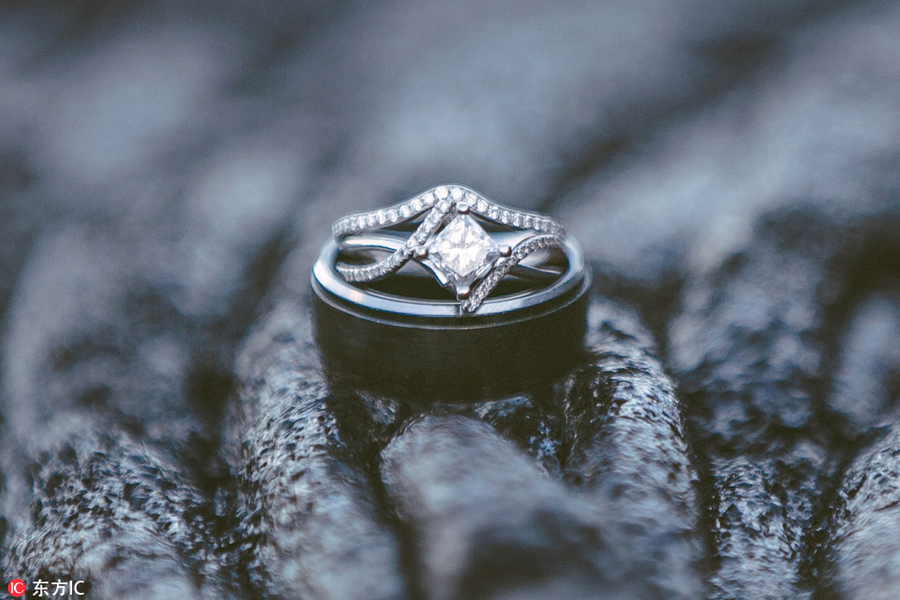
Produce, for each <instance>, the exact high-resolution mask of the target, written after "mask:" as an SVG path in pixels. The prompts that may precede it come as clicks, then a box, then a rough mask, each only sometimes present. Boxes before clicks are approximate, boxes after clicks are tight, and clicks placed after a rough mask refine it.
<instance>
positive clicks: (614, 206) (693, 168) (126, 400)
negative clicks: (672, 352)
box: [0, 0, 900, 544]
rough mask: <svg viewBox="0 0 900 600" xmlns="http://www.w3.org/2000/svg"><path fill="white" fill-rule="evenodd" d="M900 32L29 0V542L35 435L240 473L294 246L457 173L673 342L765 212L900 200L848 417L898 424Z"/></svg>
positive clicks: (3, 228)
mask: <svg viewBox="0 0 900 600" xmlns="http://www.w3.org/2000/svg"><path fill="white" fill-rule="evenodd" d="M898 32H900V2H896V1H893V2H892V1H887V0H868V1H859V0H855V1H847V0H825V1H823V0H816V1H812V0H752V1H751V0H746V1H744V0H648V1H646V2H639V3H635V2H629V1H626V0H598V1H590V2H589V1H582V0H573V1H571V2H539V1H532V0H515V1H513V0H490V1H485V0H461V1H453V2H447V1H438V0H421V1H416V2H413V1H408V0H399V1H387V0H385V1H377V2H376V1H368V2H362V1H354V0H338V1H325V0H296V1H293V2H289V1H283V0H257V1H254V2H250V1H239V0H220V1H212V0H196V1H194V2H180V1H170V0H150V1H145V2H129V1H126V0H109V1H100V0H95V1H88V0H71V1H60V2H51V1H16V0H5V1H3V2H0V324H2V329H0V335H2V344H3V350H2V354H0V377H2V379H0V395H2V398H0V400H2V402H0V418H2V423H3V437H2V444H3V445H4V447H5V448H6V450H4V455H5V459H4V460H5V462H4V464H5V465H6V466H5V467H4V468H5V469H6V479H5V481H6V483H5V485H4V487H3V488H0V492H2V502H3V506H4V507H5V508H4V514H6V515H7V517H6V519H4V520H3V521H2V526H0V539H2V538H3V537H4V534H5V533H6V532H7V531H9V532H10V536H9V539H12V532H13V531H22V530H23V529H27V528H28V527H29V525H28V524H27V519H26V517H24V516H22V517H21V519H22V520H20V521H17V520H16V519H17V517H14V516H13V515H26V514H27V513H28V511H27V510H26V508H25V507H26V506H28V505H29V503H30V502H31V500H30V497H29V496H28V494H27V493H22V494H20V493H18V492H17V491H16V490H20V489H26V488H28V486H25V487H21V488H20V487H17V486H18V485H19V484H17V483H16V481H18V479H17V478H18V477H19V475H16V474H15V472H16V471H17V469H20V467H21V465H23V464H26V462H27V461H26V459H24V458H21V457H22V456H25V457H29V458H28V459H27V460H30V461H32V463H34V462H37V463H40V462H41V460H44V459H46V454H43V455H42V454H41V453H42V452H45V453H46V452H47V451H48V449H49V448H53V447H55V446H54V444H58V443H60V442H59V441H60V440H65V439H67V438H68V436H70V435H73V433H74V432H81V431H84V430H86V429H90V428H92V427H104V426H105V425H104V424H105V423H107V420H108V419H112V420H113V421H115V422H116V423H118V424H119V425H122V426H123V427H125V428H126V429H127V430H128V431H129V432H131V433H132V434H133V435H135V436H137V437H138V438H140V439H143V440H145V441H146V442H147V443H148V444H151V445H154V446H155V447H157V448H159V449H161V452H163V453H170V454H172V456H173V457H174V458H172V460H173V461H174V462H175V464H179V465H183V468H184V471H185V472H187V473H189V474H190V477H191V480H192V481H194V482H196V483H197V485H198V487H199V489H200V490H201V492H202V493H204V494H208V495H209V496H210V497H211V496H213V495H214V494H215V490H216V489H218V487H219V486H220V485H221V481H222V479H223V478H225V479H227V475H223V471H222V469H221V468H220V467H217V466H216V464H215V463H216V460H217V459H215V460H214V459H213V458H211V457H214V456H215V455H216V452H217V451H216V447H217V444H218V435H219V434H218V432H219V427H220V419H221V407H222V405H223V403H224V402H225V401H226V398H227V397H228V394H229V393H230V390H231V386H232V378H233V375H232V369H233V362H234V357H235V353H236V348H238V346H239V344H240V343H241V341H242V340H244V338H245V337H246V336H247V335H248V332H250V331H252V328H253V327H254V323H256V320H257V318H258V317H259V315H260V314H263V313H265V311H266V310H267V308H268V306H267V304H266V300H265V298H266V297H267V294H269V293H271V291H272V289H273V286H274V287H277V286H284V285H287V286H291V285H293V286H298V289H300V288H302V287H303V286H305V285H306V282H305V280H304V279H303V278H304V277H305V273H306V271H304V270H303V268H297V269H296V270H291V271H289V272H290V273H299V274H300V275H297V277H295V278H294V279H290V281H288V282H287V283H285V280H284V276H282V279H277V278H276V277H275V274H276V273H278V272H279V269H282V268H283V265H284V261H285V257H286V256H288V255H289V254H290V255H291V256H292V257H293V258H292V260H294V261H295V262H298V263H299V264H301V265H306V267H305V268H308V266H310V265H311V264H312V261H313V260H314V258H315V255H316V253H317V250H318V248H319V246H320V245H321V243H322V241H323V240H324V239H325V238H326V237H327V236H328V235H329V225H330V223H331V221H332V220H333V219H335V218H337V217H339V216H341V215H343V214H346V213H348V212H352V211H357V210H364V209H368V208H373V207H378V206H383V205H386V204H389V203H393V202H396V201H399V200H402V199H405V198H407V197H409V196H412V195H413V194H416V193H418V192H419V191H422V190H424V189H426V188H428V187H431V186H433V185H437V184H439V183H444V182H458V183H462V184H464V185H467V186H470V187H472V188H474V189H477V190H479V191H480V192H482V193H484V194H485V195H487V196H488V197H490V198H492V199H494V200H496V201H498V202H501V203H504V204H509V205H512V206H519V207H525V208H533V209H537V210H541V211H546V212H551V213H553V214H555V215H557V216H559V217H560V218H561V219H562V220H563V221H564V222H565V223H566V224H567V225H568V228H569V231H570V233H571V234H572V235H574V236H575V237H576V238H577V239H578V240H579V241H580V242H581V243H582V245H583V246H584V248H585V251H586V254H587V256H588V258H589V259H590V261H591V262H592V264H593V265H594V271H595V277H596V288H597V292H598V293H599V294H602V295H606V296H609V297H613V298H616V299H618V300H620V301H622V302H624V303H626V304H628V305H630V306H632V307H633V308H635V309H636V310H637V311H638V313H639V314H640V315H641V317H642V318H643V321H644V323H645V324H646V325H647V326H648V327H649V328H650V330H651V331H652V333H653V334H655V335H656V337H657V342H658V343H659V344H660V346H661V347H662V348H663V350H664V351H665V350H666V349H667V347H668V346H669V345H670V344H672V343H674V342H677V341H678V340H681V341H682V342H685V338H684V337H683V336H682V337H679V335H681V334H679V331H681V330H679V329H677V328H676V330H675V332H674V333H672V334H671V335H670V326H671V321H672V319H673V315H675V314H677V312H678V311H679V310H681V308H682V307H684V306H685V305H686V304H690V302H691V298H693V297H694V296H690V295H687V296H686V295H685V294H686V292H685V286H686V285H687V284H686V282H688V283H689V282H691V281H693V280H694V279H696V278H702V277H704V276H705V274H707V273H710V272H712V271H714V270H716V269H718V268H719V267H720V266H721V265H722V263H723V262H724V261H725V260H726V259H727V258H728V257H730V256H734V255H735V254H740V253H741V252H742V251H743V250H744V249H746V248H747V247H750V246H752V245H753V244H754V243H755V242H754V239H756V237H755V236H757V233H755V232H756V231H757V228H758V227H759V223H760V222H761V219H763V220H764V219H765V218H766V217H765V215H771V214H773V211H775V213H777V211H779V210H783V211H788V212H787V213H778V214H782V217H779V218H777V219H775V220H776V221H778V222H779V223H781V222H783V223H786V224H787V225H785V229H783V230H780V231H781V233H780V234H779V235H782V236H784V237H786V238H787V239H794V238H796V239H797V240H800V241H799V242H798V243H801V244H802V243H805V242H803V241H802V240H804V239H805V238H804V235H805V234H804V230H805V227H806V225H805V223H808V222H809V221H808V220H806V219H807V217H809V215H817V214H824V215H827V218H828V219H829V220H830V221H829V222H834V223H838V224H839V225H838V226H837V230H836V231H838V230H840V231H844V230H843V229H841V226H840V224H847V229H846V231H845V233H846V232H849V233H846V235H844V234H841V235H844V237H841V236H839V235H837V234H835V236H834V237H830V234H829V235H825V236H824V238H817V239H819V242H817V243H821V245H822V247H823V248H824V247H825V246H828V244H829V243H830V241H829V240H835V243H836V244H838V243H839V244H843V245H845V246H847V245H849V246H850V247H853V246H854V244H856V243H857V242H859V243H860V244H862V243H863V237H865V236H864V235H863V234H861V233H859V232H860V231H861V229H860V227H861V226H858V223H860V222H862V221H866V219H868V221H866V222H867V223H872V222H874V223H881V229H878V231H877V232H876V233H875V234H873V236H874V237H872V236H869V237H868V238H866V240H868V241H865V243H866V244H868V245H867V246H866V247H867V248H870V250H871V252H870V253H869V254H867V257H868V258H866V261H868V262H866V264H868V265H874V266H872V267H871V269H870V270H871V273H872V274H873V275H872V277H871V278H869V279H866V280H865V282H864V283H860V281H857V280H855V279H854V280H853V281H851V282H850V283H849V284H848V285H849V286H850V289H851V292H850V293H849V296H848V295H847V292H846V290H844V291H840V292H837V291H835V292H834V293H835V294H837V293H841V294H844V296H842V297H850V296H853V293H856V292H853V290H857V289H858V290H861V291H859V293H858V294H857V296H855V298H856V300H858V301H859V302H860V303H861V304H859V306H862V307H863V308H862V309H860V310H859V311H857V312H853V310H850V309H848V310H847V311H846V312H845V313H842V317H841V319H843V320H841V323H842V324H841V325H839V326H838V325H835V331H838V330H840V331H844V329H842V328H844V327H845V325H846V324H847V323H851V325H852V323H854V321H853V318H857V317H858V319H861V321H859V323H862V325H858V326H856V328H855V329H854V328H853V327H852V326H847V327H849V329H847V331H850V333H848V334H847V335H848V336H850V337H851V338H852V335H858V336H861V337H860V338H859V339H862V340H877V339H882V340H884V339H886V340H888V341H886V342H879V343H880V344H881V345H877V344H876V346H877V348H880V349H881V350H878V352H877V354H879V355H883V356H887V355H890V357H893V358H890V360H889V359H888V358H885V359H884V361H885V364H884V365H881V366H877V367H872V366H871V362H867V361H865V360H863V361H862V362H861V363H860V364H856V365H855V366H854V365H853V364H851V363H850V362H846V361H845V362H844V363H842V364H845V365H849V366H846V369H849V371H847V373H849V375H847V374H846V373H845V375H846V377H848V378H850V379H853V378H854V376H855V374H856V373H863V372H865V373H869V372H876V374H877V377H875V376H873V378H870V379H871V380H872V381H875V380H877V382H878V383H872V384H871V385H872V386H881V387H879V388H878V389H879V390H880V391H878V392H877V393H876V392H871V394H869V396H867V398H870V400H867V401H863V402H862V404H860V402H857V400H856V399H855V398H856V397H852V398H850V399H846V400H840V401H839V400H835V402H838V403H839V402H844V404H843V405H836V408H835V410H836V411H837V412H839V413H840V414H842V415H844V417H846V419H848V420H849V421H848V422H851V423H855V424H856V425H855V426H858V427H859V431H862V432H867V431H869V430H870V428H871V427H874V426H876V425H879V424H880V425H883V424H884V423H885V422H893V421H892V419H894V417H893V416H890V417H888V416H885V415H894V412H891V411H894V410H895V408H896V398H897V394H896V389H893V391H891V390H890V389H888V388H889V387H890V386H889V385H888V384H883V383H882V382H884V381H895V380H894V379H891V378H890V377H887V378H885V377H882V375H883V373H884V371H885V370H890V369H893V368H894V366H892V365H896V361H894V358H896V357H895V356H894V355H892V354H890V352H892V351H889V350H885V348H890V347H891V343H890V341H889V340H891V339H893V336H894V334H895V333H896V332H897V331H900V329H898V325H897V324H898V320H897V315H898V306H900V304H898V295H897V289H898V288H897V278H896V275H897V272H898V271H897V269H896V265H897V255H896V246H894V245H893V244H894V242H895V241H896V239H897V234H898V233H900V231H898V229H897V228H896V226H895V225H896V223H897V216H896V215H897V208H898V199H900V34H898ZM790 211H794V212H790ZM785 214H787V215H789V216H787V217H785V216H784V215H785ZM790 215H793V216H790ZM795 217H796V218H795ZM854 223H856V224H857V225H853V224H854ZM791 226H794V227H796V231H795V232H792V231H791V230H790V227H791ZM854 227H856V229H854ZM866 227H869V225H866V226H865V227H862V229H865V228H866ZM876 229H877V227H876ZM866 235H868V234H866ZM838 238H840V239H839V240H838ZM872 240H874V241H872ZM822 252H824V253H825V254H828V253H829V252H831V254H828V255H829V256H832V255H838V254H840V252H838V251H834V252H832V251H831V250H823V251H822ZM817 256H818V255H817ZM815 260H818V259H815ZM823 261H824V259H823ZM782 267H784V265H781V264H779V263H773V264H771V265H769V266H768V267H766V268H771V269H772V270H773V273H774V272H776V271H778V270H779V269H781V268H782ZM785 268H787V267H785ZM813 277H814V276H813ZM825 279H827V278H826V277H824V276H823V281H824V280H825ZM851 279H852V278H851ZM842 281H845V282H846V281H849V280H848V279H847V278H846V277H845V279H844V280H842ZM273 282H274V283H273ZM873 282H874V283H873ZM826 283H827V282H826ZM854 286H856V287H854ZM817 289H818V288H817ZM872 290H876V291H877V294H875V295H874V296H873V295H872V294H873V293H874V292H872ZM819 291H821V290H819ZM823 293H824V296H823V297H827V296H828V290H825V291H824V292H823ZM751 296H752V295H748V298H750V299H748V300H747V311H746V313H745V314H744V316H746V318H747V319H748V321H752V318H753V315H752V314H751V313H752V312H753V306H754V301H755V300H754V299H753V298H752V297H751ZM856 300H855V301H856ZM738 304H739V303H738ZM854 306H856V305H855V304H854ZM866 311H868V312H866ZM738 312H740V311H738ZM736 314H737V313H736ZM847 315H850V316H847ZM853 315H857V317H853ZM859 315H862V316H859ZM866 315H868V316H866ZM801 320H802V319H801ZM853 332H856V333H853ZM840 335H843V334H840V333H834V335H833V339H839V338H840ZM840 339H844V338H840ZM848 339H849V338H848ZM854 339H855V338H854ZM673 340H674V342H673ZM851 342H853V340H852V339H851V340H850V342H848V343H851ZM854 343H855V342H854ZM860 343H863V342H860ZM873 343H874V342H873ZM687 344H688V345H689V344H690V342H689V341H688V342H687ZM863 345H865V344H864V343H863ZM835 348H837V345H835ZM687 354H688V355H689V354H690V353H689V352H688V353H687ZM838 354H839V352H838V350H834V351H833V352H832V355H838ZM679 361H680V362H679ZM690 361H691V358H690V356H688V357H687V358H685V353H682V355H681V357H680V358H679V359H678V361H676V362H677V364H676V366H675V367H673V369H674V370H676V371H678V370H682V371H683V370H684V369H687V368H688V367H686V366H684V365H689V364H690ZM892 361H893V362H892ZM851 362H852V361H851ZM891 372H892V373H893V371H891ZM892 377H893V376H892ZM867 381H868V380H867ZM867 385H868V384H867ZM891 385H893V384H891ZM884 386H888V388H885V387H884ZM882 388H884V389H882ZM885 389H886V390H887V391H884V390H885ZM870 391H871V390H870ZM866 402H869V404H866ZM892 403H893V404H892ZM860 406H863V408H860ZM98 415H99V416H98ZM13 449H15V451H13ZM15 453H20V454H15ZM42 456H43V457H44V459H42V458H41V457H42ZM23 461H24V462H23ZM29 464H31V463H29ZM20 470H21V469H20ZM26 470H27V469H26ZM23 472H24V471H23ZM22 477H25V476H24V475H23V476H22ZM21 481H25V479H21ZM23 485H24V484H23ZM29 489H30V488H29ZM9 539H8V540H7V544H9V543H10V542H9Z"/></svg>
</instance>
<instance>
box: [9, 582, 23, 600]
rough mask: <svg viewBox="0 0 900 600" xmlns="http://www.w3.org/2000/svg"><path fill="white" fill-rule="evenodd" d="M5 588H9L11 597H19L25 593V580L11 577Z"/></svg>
mask: <svg viewBox="0 0 900 600" xmlns="http://www.w3.org/2000/svg"><path fill="white" fill-rule="evenodd" d="M6 589H7V590H9V593H10V594H11V595H12V596H13V598H20V597H22V596H24V595H25V582H24V581H22V580H21V579H13V580H12V581H10V582H9V585H8V586H6Z"/></svg>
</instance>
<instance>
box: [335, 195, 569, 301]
mask: <svg viewBox="0 0 900 600" xmlns="http://www.w3.org/2000/svg"><path fill="white" fill-rule="evenodd" d="M479 221H481V224H480V223H479ZM482 224H483V225H484V226H482ZM404 226H406V229H407V231H404V229H403V228H404ZM412 226H414V227H415V229H414V230H413V231H412V232H409V231H408V229H409V227H412ZM485 227H487V228H489V229H491V230H492V231H488V230H486V229H485ZM516 232H518V233H519V235H512V236H511V235H509V234H510V233H516ZM373 233H380V234H381V236H382V237H381V239H378V238H373V237H372V235H371V234H373ZM332 234H333V236H334V238H335V240H336V241H337V242H338V245H339V247H340V248H341V249H342V250H351V251H353V253H355V254H356V255H357V257H358V256H359V254H360V253H361V252H363V251H366V250H370V251H371V250H387V249H389V248H390V250H391V251H390V253H389V254H388V255H387V256H385V257H382V258H379V259H370V260H368V261H367V262H366V261H359V260H357V262H355V263H350V262H343V261H340V260H339V261H338V262H337V263H336V264H335V270H336V271H337V273H338V274H339V275H340V276H341V278H342V279H344V280H345V281H347V282H350V283H367V282H372V281H377V280H379V279H383V278H385V277H388V276H389V275H392V274H394V273H396V272H397V271H399V270H400V269H402V268H403V267H404V265H406V264H407V263H408V262H409V261H410V260H412V261H415V262H418V263H420V264H421V265H422V266H423V267H424V268H425V269H427V270H428V271H430V272H431V273H432V274H433V276H434V277H435V279H437V280H438V282H439V283H440V284H441V285H442V286H443V287H445V288H447V289H449V290H450V291H451V292H452V293H453V294H454V295H455V296H456V298H457V300H458V301H459V306H460V309H461V310H462V312H464V313H474V312H475V311H477V310H478V308H479V307H480V306H481V304H482V303H483V302H484V300H485V299H486V298H487V297H488V296H489V295H490V294H491V292H493V291H494V289H495V288H496V287H497V285H498V284H499V283H500V281H501V280H502V279H503V278H504V277H505V276H506V275H508V274H510V273H512V274H513V275H514V276H523V275H525V276H527V275H528V274H529V273H531V274H534V273H545V274H546V271H542V270H540V269H534V268H532V267H524V268H517V267H519V265H520V263H522V262H523V261H525V260H526V259H527V258H528V257H529V256H530V255H531V254H533V253H535V252H538V251H548V250H561V249H562V248H563V245H564V239H565V229H564V228H563V226H562V224H561V223H560V222H559V221H557V220H556V219H553V218H552V217H548V216H546V215H541V214H539V213H534V212H528V211H521V210H515V209H511V208H508V207H504V206H501V205H499V204H496V203H494V202H492V201H491V200H488V199H487V198H485V197H484V196H482V195H481V194H478V193H477V192H475V191H473V190H471V189H469V188H466V187H462V186H446V185H444V186H438V187H436V188H433V189H431V190H428V191H426V192H424V193H422V194H419V195H418V196H416V197H414V198H411V199H410V200H407V201H405V202H402V203H400V204H397V205H394V206H391V207H388V208H385V209H379V210H375V211H370V212H364V213H357V214H353V215H349V216H347V217H343V218H341V219H338V220H337V221H336V222H335V223H334V225H333V226H332ZM495 238H496V239H495ZM400 239H404V241H403V243H399V244H398V243H397V242H398V241H399V240H400ZM373 240H374V241H373ZM504 240H507V241H509V242H510V243H509V244H507V243H503V241H504ZM391 242H393V243H391ZM476 283H477V285H476Z"/></svg>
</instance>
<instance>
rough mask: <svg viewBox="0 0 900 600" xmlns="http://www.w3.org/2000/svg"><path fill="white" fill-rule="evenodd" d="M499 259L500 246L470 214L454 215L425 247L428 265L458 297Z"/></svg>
mask: <svg viewBox="0 0 900 600" xmlns="http://www.w3.org/2000/svg"><path fill="white" fill-rule="evenodd" d="M499 256H500V247H499V246H498V245H497V243H496V242H495V241H494V240H492V239H491V237H490V236H489V235H488V234H487V232H485V230H484V229H482V227H481V226H480V225H479V224H478V223H477V222H476V221H475V219H473V218H472V217H471V216H469V215H457V216H456V217H455V218H454V219H453V220H452V221H451V222H450V224H449V225H447V226H446V227H445V228H444V229H443V230H442V231H441V232H440V233H439V234H438V235H437V236H435V237H434V238H433V239H432V240H431V242H430V243H429V244H428V257H429V262H430V264H431V265H432V267H433V268H434V270H435V272H436V273H437V274H438V276H439V278H441V276H443V277H442V278H443V279H446V282H444V281H442V282H441V283H444V284H445V285H449V286H450V287H451V288H452V289H453V291H454V292H455V293H457V294H459V292H460V291H461V290H462V289H464V288H467V287H468V286H469V285H470V284H471V283H472V282H473V281H475V280H476V279H478V278H479V277H482V276H484V274H485V273H487V272H488V271H489V270H490V268H491V266H492V265H493V264H494V261H495V260H497V258H498V257H499Z"/></svg>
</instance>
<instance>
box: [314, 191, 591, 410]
mask: <svg viewBox="0 0 900 600" xmlns="http://www.w3.org/2000/svg"><path fill="white" fill-rule="evenodd" d="M311 282H312V289H313V293H314V296H313V299H314V308H315V317H316V335H317V340H318V343H319V347H320V350H321V351H322V355H323V358H324V359H325V362H326V367H328V368H329V370H331V371H332V372H333V373H336V374H339V375H342V376H344V375H347V376H350V377H351V378H353V379H355V380H357V382H360V383H378V384H379V385H378V386H377V387H380V388H381V389H387V390H388V391H390V392H391V393H395V394H398V393H399V394H405V393H415V394H421V393H427V394H429V395H430V396H431V397H437V396H443V395H449V396H452V397H462V396H484V395H486V394H491V393H499V392H501V391H509V390H512V389H521V388H523V386H528V385H531V384H534V383H535V382H537V381H539V380H542V379H545V378H546V377H551V376H553V375H555V374H558V373H559V372H560V370H561V369H563V368H565V366H567V365H569V364H570V362H571V359H572V356H574V355H576V354H577V353H579V352H580V350H581V347H582V344H583V338H584V330H585V313H586V306H587V300H586V298H587V290H588V288H589V287H590V273H589V271H588V269H587V268H586V265H585V261H584V257H583V254H582V252H581V249H580V247H579V246H578V244H577V243H576V242H575V241H574V240H573V239H571V237H568V236H566V233H565V229H564V227H563V225H562V224H561V223H560V222H559V221H558V220H556V219H554V218H552V217H549V216H547V215H543V214H540V213H536V212H530V211H523V210H517V209H512V208H509V207H505V206H502V205H500V204H497V203H495V202H493V201H491V200H489V199H487V198H486V197H484V196H483V195H481V194H479V193H478V192H475V191H474V190H472V189H469V188H467V187H463V186H459V185H442V186H438V187H435V188H432V189H430V190H427V191H425V192H423V193H421V194H419V195H417V196H415V197H413V198H411V199H409V200H406V201H404V202H401V203H399V204H396V205H393V206H390V207H387V208H383V209H378V210H374V211H369V212H361V213H355V214H352V215H348V216H346V217H342V218H340V219H338V220H337V221H335V222H334V224H333V226H332V236H331V238H330V239H329V240H327V241H326V242H325V245H324V246H323V247H322V250H321V252H320V254H319V258H318V260H317V261H316V264H315V265H314V267H313V272H312V277H311ZM412 365H415V367H414V368H413V367H412Z"/></svg>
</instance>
